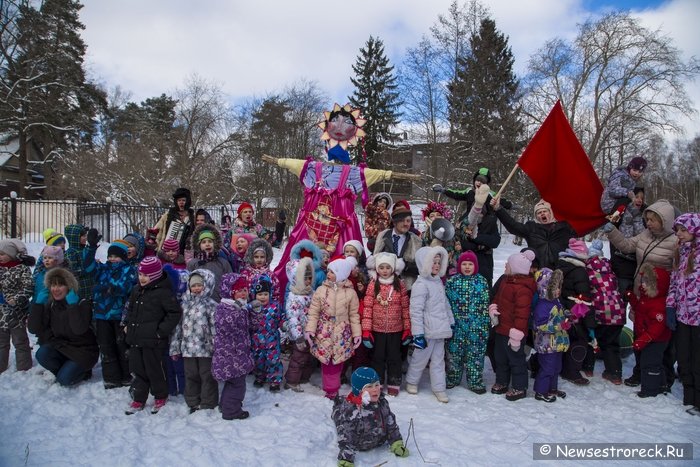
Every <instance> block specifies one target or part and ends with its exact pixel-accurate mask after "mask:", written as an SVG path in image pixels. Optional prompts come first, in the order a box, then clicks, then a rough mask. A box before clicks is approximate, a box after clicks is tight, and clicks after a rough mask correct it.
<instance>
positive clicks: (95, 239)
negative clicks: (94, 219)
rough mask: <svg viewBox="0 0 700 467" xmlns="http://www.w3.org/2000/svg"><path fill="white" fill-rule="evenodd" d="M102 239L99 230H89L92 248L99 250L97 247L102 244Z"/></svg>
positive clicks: (89, 243) (88, 240) (88, 238)
mask: <svg viewBox="0 0 700 467" xmlns="http://www.w3.org/2000/svg"><path fill="white" fill-rule="evenodd" d="M101 239H102V235H100V233H99V232H98V231H97V229H90V230H88V233H87V242H88V245H89V246H90V247H91V248H97V245H98V244H99V243H100V240H101Z"/></svg>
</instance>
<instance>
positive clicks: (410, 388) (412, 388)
mask: <svg viewBox="0 0 700 467" xmlns="http://www.w3.org/2000/svg"><path fill="white" fill-rule="evenodd" d="M406 392H407V393H409V394H418V386H417V385H415V384H411V383H406Z"/></svg>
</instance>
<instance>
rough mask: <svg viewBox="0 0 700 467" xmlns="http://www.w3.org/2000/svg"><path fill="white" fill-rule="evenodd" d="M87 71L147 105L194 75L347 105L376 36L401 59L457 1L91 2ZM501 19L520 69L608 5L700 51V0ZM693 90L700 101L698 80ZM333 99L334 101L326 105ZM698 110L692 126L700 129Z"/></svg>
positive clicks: (551, 5)
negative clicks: (364, 50)
mask: <svg viewBox="0 0 700 467" xmlns="http://www.w3.org/2000/svg"><path fill="white" fill-rule="evenodd" d="M83 3H84V8H83V9H82V11H81V21H82V22H83V24H84V25H85V27H86V28H85V30H84V31H83V38H84V40H85V41H86V43H87V45H88V51H87V67H88V70H89V72H90V73H91V75H92V76H93V77H94V78H95V79H96V80H97V81H99V82H102V83H103V84H104V85H106V86H107V87H108V88H110V89H111V88H113V87H114V86H116V85H119V86H121V87H122V88H123V89H124V90H126V91H129V92H131V93H132V99H133V100H135V101H141V100H143V99H146V98H148V97H153V96H158V95H160V94H162V93H166V94H169V93H172V92H173V91H174V90H175V89H176V88H178V87H182V86H183V84H184V82H185V80H186V78H187V77H188V76H191V75H192V74H195V73H196V74H197V75H199V76H200V77H201V78H204V79H206V80H208V81H212V82H214V83H216V84H218V85H220V87H221V88H222V89H223V91H224V92H225V93H226V94H228V95H229V96H230V97H231V99H232V100H233V101H234V102H236V101H240V100H242V99H245V98H247V97H252V96H265V95H266V94H269V93H273V92H275V91H280V90H282V89H283V88H284V87H285V86H286V85H289V84H292V83H294V82H296V81H299V80H301V79H307V80H315V81H317V82H318V83H319V85H320V87H321V88H322V89H323V90H324V91H325V92H327V93H328V95H329V96H330V98H331V100H334V101H337V102H339V103H341V104H342V103H344V102H346V101H347V96H348V94H350V93H351V92H352V85H351V83H350V80H349V76H350V75H351V74H352V69H351V65H352V64H353V63H354V62H355V59H356V58H357V55H358V53H359V49H360V47H362V46H363V45H364V44H365V42H366V41H367V39H368V37H369V36H370V35H374V36H375V37H379V38H381V39H382V40H383V41H384V45H385V50H386V53H387V55H388V56H389V58H390V60H391V61H392V63H393V64H395V65H398V64H399V63H400V61H401V59H402V57H403V55H404V52H405V50H406V48H408V47H413V46H415V45H416V44H417V43H418V41H419V40H420V38H421V36H422V35H424V34H426V35H427V34H429V28H430V26H431V25H433V24H434V23H435V22H436V20H437V17H438V15H439V14H446V13H447V10H448V7H449V5H450V3H451V0H371V1H370V0H354V1H345V2H339V1H338V2H332V1H330V2H329V1H326V2H320V1H311V0H292V1H290V0H268V1H263V2H261V1H255V0H253V1H251V0H201V1H199V2H193V1H191V0H119V1H104V0H83ZM482 3H483V4H485V5H487V6H488V8H489V9H490V12H491V15H492V17H493V18H494V19H495V20H496V26H497V27H498V28H499V30H501V31H502V32H503V33H504V34H506V35H507V36H508V37H509V42H510V45H511V47H512V49H513V54H514V55H515V63H516V65H515V66H516V73H518V75H522V74H523V73H524V71H525V67H526V65H527V60H528V58H529V56H530V55H531V54H532V53H533V52H534V51H535V50H537V49H538V48H539V47H541V46H542V45H543V44H544V42H545V41H546V40H548V39H551V38H553V37H557V36H559V37H564V38H572V37H573V36H575V34H576V25H577V23H581V22H582V21H584V20H585V19H586V18H588V17H590V15H591V14H600V13H601V12H603V11H606V10H607V9H610V8H613V9H618V8H626V9H630V10H631V11H632V13H633V14H634V15H635V16H638V17H639V18H640V19H641V20H642V24H643V25H644V26H646V27H648V28H650V29H661V30H662V31H663V32H664V33H665V34H668V35H669V36H671V37H672V38H673V39H674V41H675V44H676V46H677V47H678V48H680V49H681V50H683V53H684V57H685V58H688V57H690V56H692V55H695V56H698V57H700V33H699V32H698V20H699V19H700V1H698V0H670V1H658V0H517V1H514V0H490V1H485V0H484V1H483V2H482ZM688 91H689V93H690V94H691V97H692V98H693V101H694V102H695V107H696V108H698V103H700V83H698V82H697V81H696V82H695V83H690V84H689V86H688ZM331 105H332V102H329V107H330V106H331ZM699 121H700V118H698V117H697V116H696V117H695V120H694V121H693V122H689V123H688V125H687V126H688V128H689V132H690V133H691V135H695V134H696V133H698V125H697V124H698V122H699Z"/></svg>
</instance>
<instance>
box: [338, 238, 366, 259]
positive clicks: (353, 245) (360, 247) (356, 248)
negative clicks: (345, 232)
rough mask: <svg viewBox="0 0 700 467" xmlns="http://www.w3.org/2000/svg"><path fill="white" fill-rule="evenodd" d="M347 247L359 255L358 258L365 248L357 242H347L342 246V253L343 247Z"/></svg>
mask: <svg viewBox="0 0 700 467" xmlns="http://www.w3.org/2000/svg"><path fill="white" fill-rule="evenodd" d="M348 245H350V246H351V247H353V248H354V249H355V250H357V254H359V255H360V256H362V253H364V252H365V247H364V246H363V245H362V242H360V241H358V240H348V241H347V242H345V245H343V251H345V247H346V246H348Z"/></svg>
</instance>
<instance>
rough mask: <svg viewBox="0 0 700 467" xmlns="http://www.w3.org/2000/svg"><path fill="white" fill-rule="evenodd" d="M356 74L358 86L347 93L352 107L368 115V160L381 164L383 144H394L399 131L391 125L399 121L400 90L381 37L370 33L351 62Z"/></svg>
mask: <svg viewBox="0 0 700 467" xmlns="http://www.w3.org/2000/svg"><path fill="white" fill-rule="evenodd" d="M352 69H353V71H354V72H355V78H350V81H352V84H353V85H354V86H355V90H354V91H353V94H352V96H350V97H348V99H349V100H350V104H351V105H352V106H353V107H357V108H360V109H361V110H362V116H363V117H364V118H366V119H367V123H366V124H365V126H364V127H363V129H364V130H365V132H366V133H367V136H365V151H366V152H367V164H368V165H370V166H372V167H379V166H381V160H380V154H381V151H382V149H383V148H385V147H387V146H391V145H392V144H393V143H394V142H395V141H396V140H397V139H398V134H397V133H394V132H392V129H393V128H395V127H396V125H397V124H398V123H399V117H400V113H399V107H400V106H401V101H400V100H399V93H398V92H397V90H396V89H397V87H398V84H397V80H396V76H394V66H393V65H390V64H389V59H388V58H387V57H386V55H385V54H384V43H383V42H382V41H381V39H379V38H377V39H375V38H374V37H372V36H370V37H369V40H368V41H367V43H366V44H365V47H363V48H361V49H360V54H359V55H358V57H357V61H356V62H355V64H354V65H353V66H352Z"/></svg>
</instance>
